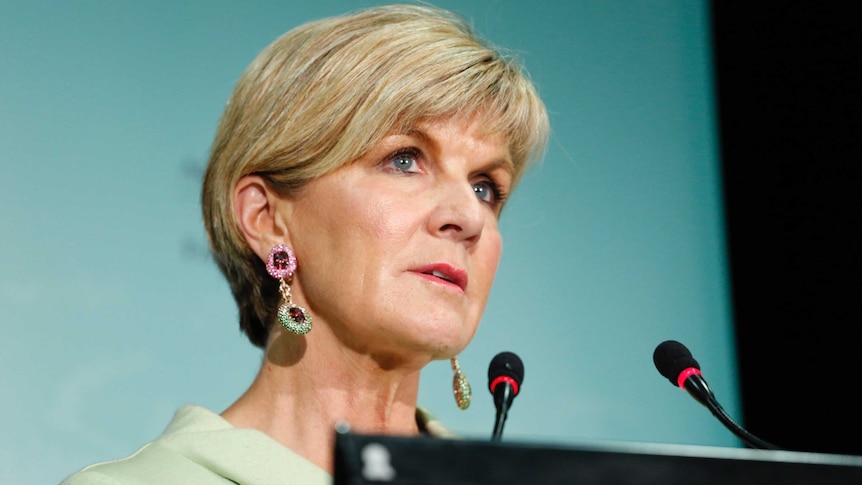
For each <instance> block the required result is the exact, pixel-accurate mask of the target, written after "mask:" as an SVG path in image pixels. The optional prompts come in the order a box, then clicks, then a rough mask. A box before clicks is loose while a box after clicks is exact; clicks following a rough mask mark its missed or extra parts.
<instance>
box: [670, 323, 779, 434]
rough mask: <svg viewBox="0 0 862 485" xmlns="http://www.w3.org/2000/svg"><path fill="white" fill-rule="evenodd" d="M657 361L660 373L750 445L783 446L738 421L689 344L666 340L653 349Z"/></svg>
mask: <svg viewBox="0 0 862 485" xmlns="http://www.w3.org/2000/svg"><path fill="white" fill-rule="evenodd" d="M653 363H654V364H655V367H656V369H658V371H659V373H660V374H661V375H663V376H664V377H666V378H667V380H668V381H670V383H671V384H673V385H674V386H675V387H679V388H680V389H682V390H684V391H686V392H688V393H689V394H690V395H691V396H692V397H693V398H694V399H695V400H696V401H697V402H699V403H701V404H702V405H704V406H706V408H707V409H709V410H710V412H712V414H713V416H715V417H716V418H718V420H719V421H721V424H723V425H724V427H725V428H727V429H729V430H730V431H731V432H732V433H733V434H734V435H736V436H737V437H738V438H739V439H741V440H742V441H743V442H745V443H746V444H748V445H749V446H750V447H752V448H758V449H762V450H780V449H781V448H779V447H777V446H775V445H773V444H772V443H769V442H767V441H764V440H762V439H760V438H758V437H757V436H754V435H753V434H751V433H749V432H748V431H747V430H745V429H744V428H743V427H742V426H740V425H738V424H736V422H735V421H734V420H733V419H732V418H731V417H730V415H728V414H727V412H726V411H725V410H724V408H722V406H721V404H719V402H718V400H717V399H716V398H715V395H714V394H713V392H712V390H711V389H710V388H709V386H708V385H707V383H706V380H705V379H704V378H703V375H702V374H701V372H700V364H698V362H697V361H696V360H695V359H694V357H692V355H691V352H690V351H689V350H688V348H686V346H685V345H683V344H681V343H679V342H677V341H675V340H666V341H664V342H662V343H661V344H659V345H658V347H656V349H655V352H653Z"/></svg>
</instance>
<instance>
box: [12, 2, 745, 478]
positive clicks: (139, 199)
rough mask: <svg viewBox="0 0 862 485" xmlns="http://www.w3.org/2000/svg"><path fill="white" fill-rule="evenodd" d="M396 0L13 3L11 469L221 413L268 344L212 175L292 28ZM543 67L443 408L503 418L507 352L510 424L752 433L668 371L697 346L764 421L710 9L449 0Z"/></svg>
mask: <svg viewBox="0 0 862 485" xmlns="http://www.w3.org/2000/svg"><path fill="white" fill-rule="evenodd" d="M375 3H380V2H350V1H335V0H318V1H315V2H313V3H312V2H308V3H306V2H303V3H300V2H295V1H282V2H278V1H261V2H254V3H252V2H238V1H228V0H214V1H197V2H192V1H189V2H164V1H163V2H143V1H138V2H134V1H121V2H108V1H78V2H50V1H28V2H25V1H0V234H2V237H0V482H4V483H52V482H53V483H57V482H59V481H60V480H61V479H62V478H63V477H64V476H66V475H67V474H69V473H71V472H72V471H74V470H76V469H78V468H80V467H82V466H84V465H87V464H89V463H92V462H95V461H102V460H107V459H113V458H118V457H121V456H125V455H128V454H130V453H131V452H133V451H134V450H136V449H137V448H138V447H139V446H140V445H142V444H143V443H145V442H146V441H148V440H150V439H152V438H154V437H156V436H157V435H158V434H159V433H160V432H161V431H162V429H163V428H164V426H165V424H166V423H167V422H168V420H169V419H170V418H171V416H172V414H173V412H174V410H175V409H176V408H178V407H179V406H180V405H182V404H185V403H189V402H193V403H197V404H200V405H203V406H206V407H208V408H210V409H212V410H214V411H216V412H220V411H221V410H222V409H224V408H225V407H226V406H227V405H228V404H230V403H231V402H232V401H233V400H234V399H235V398H236V397H237V396H238V395H239V394H240V393H241V392H243V391H244V390H245V388H246V386H247V385H248V384H249V383H250V382H251V380H252V378H253V376H254V374H255V372H256V370H257V367H258V363H259V360H260V352H259V351H258V350H257V349H255V348H254V347H252V346H251V345H250V344H249V343H248V342H247V340H246V339H245V337H243V336H242V335H241V334H240V333H239V330H238V328H237V324H236V310H235V308H234V304H233V300H232V298H231V296H230V294H229V291H228V288H227V285H226V284H225V283H224V282H223V280H222V278H221V276H220V274H219V273H218V271H217V269H216V268H215V266H214V264H213V263H212V262H211V261H210V260H209V259H208V256H207V253H206V248H205V239H204V233H203V229H202V224H201V220H200V214H199V204H198V185H199V177H200V172H201V170H202V167H203V165H204V163H205V160H206V154H207V150H208V148H209V144H210V142H211V139H212V136H213V134H214V131H215V127H216V123H217V121H218V117H219V115H220V114H221V110H222V107H223V106H224V103H225V100H226V99H227V96H228V94H229V92H230V90H231V89H232V87H233V84H234V82H235V81H236V79H237V78H238V76H239V74H240V72H241V71H242V70H243V69H244V67H245V66H246V65H247V64H248V63H249V62H250V61H251V60H252V59H253V58H254V56H255V55H256V54H257V53H258V52H259V51H260V50H261V49H262V48H263V47H264V46H265V45H266V44H268V43H269V42H271V41H272V40H273V39H275V38H276V37H277V36H278V35H280V34H281V33H283V32H285V31H286V30H288V29H290V28H291V27H294V26H296V25H298V24H300V23H302V22H304V21H307V20H310V19H312V18H317V17H321V16H327V15H333V14H338V13H343V12H345V11H347V10H351V9H354V8H358V7H361V6H367V5H372V4H375ZM437 4H438V5H440V6H443V7H448V8H452V9H454V10H456V11H458V12H460V13H462V14H463V15H465V16H466V17H467V18H469V19H471V21H472V22H473V24H474V25H475V27H476V29H477V31H478V32H480V33H481V34H483V35H484V36H486V37H487V38H489V39H490V40H491V41H492V42H493V43H495V44H499V45H502V46H505V47H507V48H509V49H511V50H513V51H515V52H516V53H518V55H519V56H520V57H521V58H522V59H523V61H524V63H525V65H526V67H527V69H528V70H529V72H530V73H531V75H532V77H533V79H534V80H535V82H536V84H537V86H538V89H539V91H540V93H541V94H542V96H543V98H544V99H545V101H546V103H547V105H548V108H549V111H550V116H551V123H552V127H553V136H552V139H551V144H550V147H549V150H548V152H547V155H546V156H545V159H544V161H543V162H542V163H541V164H540V165H538V166H536V167H535V168H534V169H533V170H532V171H531V172H530V173H529V174H528V175H527V176H526V178H525V180H524V182H523V184H522V186H521V187H520V188H519V190H518V191H517V192H516V193H515V194H514V195H513V196H512V198H511V200H510V202H509V205H508V206H507V209H506V211H505V213H504V215H503V219H502V230H503V234H504V238H505V244H504V251H503V259H502V262H501V266H500V270H499V273H498V278H497V281H496V283H495V286H494V289H493V291H492V295H491V299H490V302H489V305H488V309H487V311H486V313H485V316H484V318H483V322H482V326H481V327H480V329H479V331H478V333H477V334H476V337H475V339H474V341H473V342H472V344H471V345H470V347H468V349H467V350H466V351H465V352H464V353H463V355H462V356H461V366H462V368H463V369H464V370H465V372H466V373H467V375H468V377H470V378H471V380H472V383H473V390H474V401H473V405H472V407H471V408H470V409H469V410H467V411H459V410H458V409H457V408H456V407H455V405H454V402H453V401H452V398H451V387H450V386H451V371H450V369H449V365H448V362H439V363H434V364H432V365H431V366H429V368H428V369H427V370H426V372H425V374H424V377H423V382H422V387H421V391H420V402H421V403H422V404H423V405H425V406H426V407H428V408H430V409H431V410H432V411H433V412H434V413H435V414H437V415H438V417H440V418H441V419H442V420H443V421H444V422H445V423H447V424H448V425H449V426H450V427H452V428H453V429H455V430H456V431H458V432H460V433H461V434H462V435H464V436H467V437H476V438H479V439H484V438H486V437H489V436H490V433H491V429H492V426H493V419H494V406H493V404H492V401H491V398H490V395H489V394H488V393H487V391H486V390H485V386H486V381H487V379H486V372H487V366H488V362H489V361H490V360H491V358H492V357H493V356H494V355H495V354H496V353H497V352H499V351H502V350H510V351H514V352H516V353H518V354H519V355H520V356H521V358H522V359H523V361H524V365H525V368H526V376H525V380H524V384H523V392H522V394H521V395H520V396H519V397H518V398H517V400H516V401H515V403H514V405H513V408H512V410H511V412H510V414H509V420H508V422H507V424H506V430H505V435H504V439H505V440H509V441H525V442H539V443H562V444H574V443H581V442H588V443H589V442H597V441H638V442H659V443H682V444H693V445H708V446H731V447H738V446H741V445H740V444H739V443H738V441H737V440H736V439H735V438H734V437H733V436H732V435H731V434H730V433H729V432H728V431H727V430H725V429H724V428H723V427H722V426H721V425H720V424H719V423H718V422H717V421H716V420H715V419H714V418H713V417H712V416H711V415H710V414H709V412H708V411H707V410H706V409H705V408H703V407H701V406H700V405H698V404H697V403H695V402H694V401H693V400H692V399H691V398H690V397H688V396H687V395H686V394H685V393H683V392H681V391H679V390H678V389H676V390H675V389H674V388H672V387H671V386H670V385H669V383H668V382H667V380H665V379H664V378H662V377H661V376H660V375H659V374H658V373H657V372H656V370H655V368H654V366H653V364H652V352H653V350H654V348H655V346H656V345H657V344H659V343H660V342H661V341H663V340H666V339H676V340H680V341H682V342H684V343H686V344H687V345H688V346H689V348H691V349H692V351H693V352H694V354H695V357H696V358H697V359H698V360H699V361H700V363H701V366H702V367H703V369H704V373H705V375H706V376H707V378H708V380H709V382H710V385H711V386H712V388H713V390H714V391H715V392H716V394H717V396H718V398H719V400H720V401H721V402H722V404H723V405H724V407H725V408H726V409H727V411H728V412H729V413H730V414H731V415H732V416H739V409H740V407H739V393H738V384H737V379H736V364H735V351H734V347H733V327H732V321H731V314H730V305H731V302H730V297H729V288H728V286H729V285H728V272H727V254H726V249H725V236H724V230H723V214H722V200H721V179H720V167H719V155H718V148H717V133H716V128H715V127H716V113H715V100H714V95H713V79H712V65H711V52H710V48H711V45H710V32H709V12H708V4H707V3H706V2H703V1H689V0H649V1H635V0H630V1H629V0H614V1H600V0H574V1H569V2H564V1H553V2H523V1H514V0H497V1H478V0H477V1H472V0H471V1H457V2H456V1H441V2H437Z"/></svg>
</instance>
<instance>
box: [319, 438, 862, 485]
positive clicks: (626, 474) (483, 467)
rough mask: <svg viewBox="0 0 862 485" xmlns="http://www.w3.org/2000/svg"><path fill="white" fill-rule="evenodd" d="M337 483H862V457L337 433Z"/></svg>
mask: <svg viewBox="0 0 862 485" xmlns="http://www.w3.org/2000/svg"><path fill="white" fill-rule="evenodd" d="M334 483H335V485H365V484H400V485H506V484H519V485H610V484H614V485H764V484H776V485H778V484H780V485H803V484H804V485H833V484H834V485H843V484H847V485H850V484H853V485H862V457H859V456H849V455H833V454H821V453H802V452H792V451H773V450H751V449H743V448H723V447H707V446H685V445H664V444H652V443H619V442H611V443H603V444H584V445H571V446H568V445H566V446H561V445H543V444H528V443H511V442H509V443H507V442H490V441H478V440H450V439H437V438H430V437H410V438H408V437H393V436H377V435H362V434H355V433H350V432H343V433H338V434H337V435H336V442H335V471H334Z"/></svg>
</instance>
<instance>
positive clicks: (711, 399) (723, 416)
mask: <svg viewBox="0 0 862 485" xmlns="http://www.w3.org/2000/svg"><path fill="white" fill-rule="evenodd" d="M685 390H686V391H688V393H689V394H691V396H692V397H694V399H695V400H696V401H697V402H699V403H701V404H703V405H704V406H706V408H707V409H709V411H710V412H711V413H712V415H713V416H715V417H716V418H718V420H719V421H721V424H723V425H724V427H725V428H727V429H729V430H730V431H731V432H732V433H733V434H734V435H736V437H737V438H739V439H741V440H742V441H744V442H745V443H746V444H747V445H748V446H751V447H752V448H757V449H761V450H781V448H779V447H777V446H775V445H773V444H772V443H769V442H767V441H764V440H762V439H760V438H758V437H757V436H754V435H753V434H751V433H749V432H748V431H746V430H745V428H743V427H742V426H740V425H738V424H736V422H735V421H734V420H733V419H732V418H731V417H730V415H729V414H727V412H725V410H724V408H722V407H721V404H719V402H718V400H717V399H716V398H715V395H714V394H713V393H712V390H711V389H710V388H709V386H708V385H707V384H706V381H705V380H703V378H702V377H700V376H699V375H693V376H691V377H689V378H688V379H686V381H685Z"/></svg>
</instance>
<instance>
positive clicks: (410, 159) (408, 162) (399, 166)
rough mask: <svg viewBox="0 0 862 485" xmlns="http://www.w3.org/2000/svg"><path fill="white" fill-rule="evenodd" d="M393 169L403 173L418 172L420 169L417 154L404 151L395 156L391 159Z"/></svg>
mask: <svg viewBox="0 0 862 485" xmlns="http://www.w3.org/2000/svg"><path fill="white" fill-rule="evenodd" d="M389 163H390V165H391V166H392V168H394V169H396V170H398V171H401V172H418V171H419V167H417V166H416V153H414V152H413V151H402V152H398V153H396V154H395V155H393V156H392V157H391V158H390V159H389Z"/></svg>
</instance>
